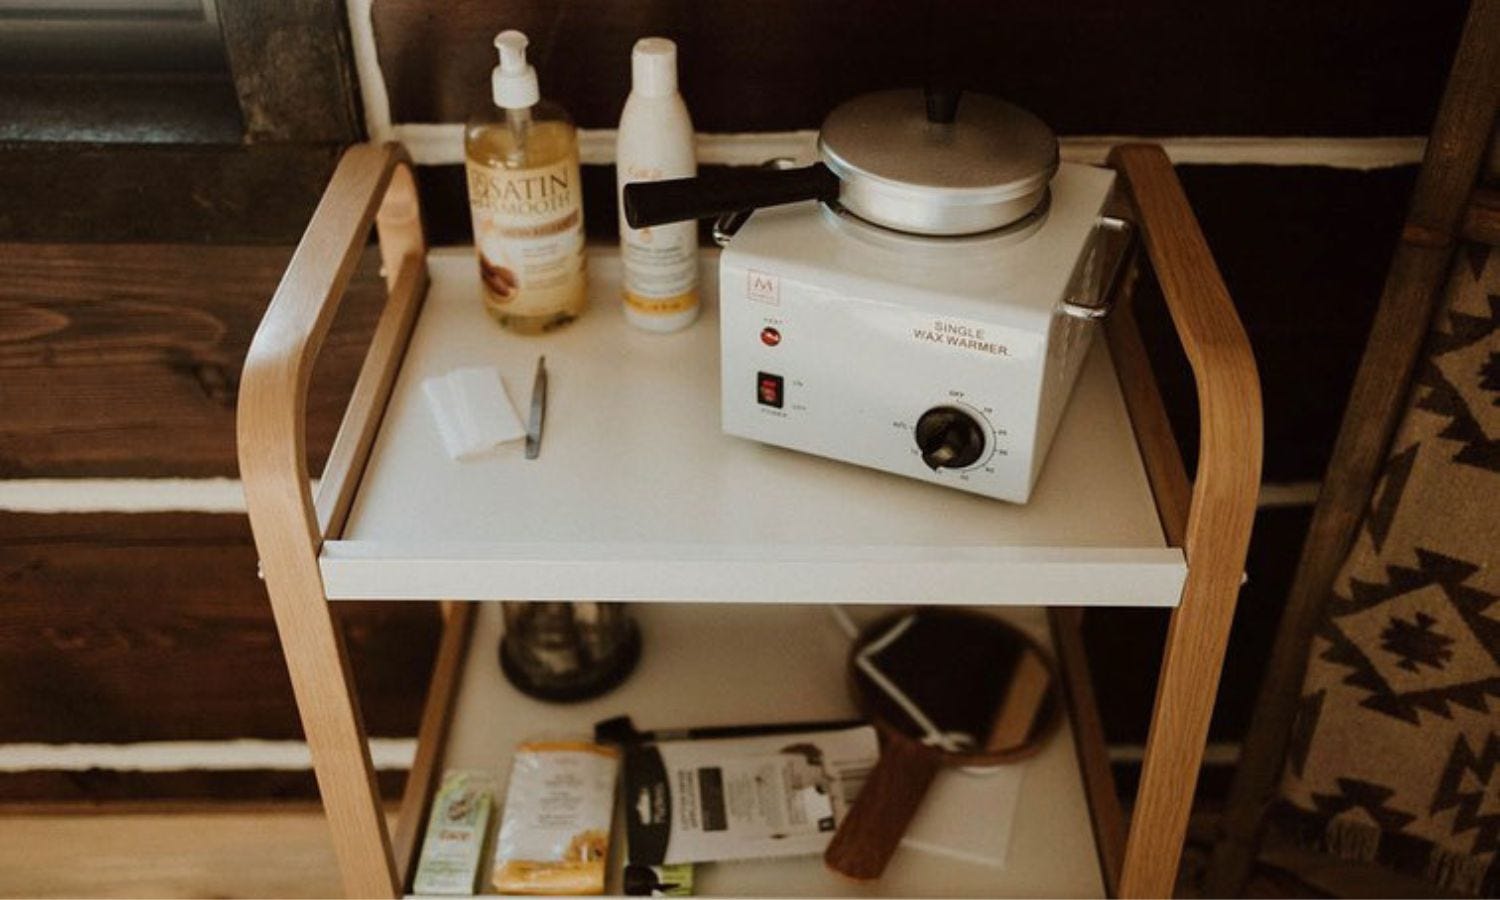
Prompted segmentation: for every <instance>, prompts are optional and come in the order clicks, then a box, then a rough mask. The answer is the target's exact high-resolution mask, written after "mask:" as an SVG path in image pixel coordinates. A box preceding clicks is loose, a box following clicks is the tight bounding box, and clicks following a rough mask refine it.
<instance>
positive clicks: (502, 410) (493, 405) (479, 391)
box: [422, 366, 526, 459]
mask: <svg viewBox="0 0 1500 900" xmlns="http://www.w3.org/2000/svg"><path fill="white" fill-rule="evenodd" d="M422 393H423V394H425V395H426V396H427V408H428V409H430V410H432V417H433V419H435V420H436V421H437V427H438V433H439V434H441V435H442V436H443V446H444V447H446V448H447V450H448V455H449V456H451V457H453V458H454V459H468V458H470V457H473V456H477V455H479V454H481V453H484V452H485V451H486V450H490V449H492V448H494V447H497V446H499V445H500V444H503V443H505V442H506V441H513V440H515V439H516V438H519V437H524V436H525V435H526V428H525V426H523V425H522V424H521V419H520V417H518V416H517V415H516V410H515V407H513V406H511V405H510V396H509V395H508V394H506V392H505V382H504V380H503V379H501V377H500V373H499V372H498V371H496V370H495V369H493V368H490V367H489V366H472V367H469V368H465V369H454V370H453V371H451V372H449V373H447V374H446V375H434V376H432V377H431V378H425V379H423V380H422Z"/></svg>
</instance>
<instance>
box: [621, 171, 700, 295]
mask: <svg viewBox="0 0 1500 900" xmlns="http://www.w3.org/2000/svg"><path fill="white" fill-rule="evenodd" d="M623 174H624V176H625V178H624V180H625V181H656V180H659V179H661V178H662V177H664V173H663V172H661V171H660V170H657V169H647V168H639V167H635V166H629V167H627V168H626V170H625V172H624V173H623ZM622 208H623V207H622ZM620 251H621V254H622V256H623V257H624V263H625V278H624V291H623V293H624V298H625V305H626V306H627V307H629V308H630V309H633V310H635V311H636V312H639V313H645V314H647V315H671V314H674V313H680V312H686V311H687V310H690V309H692V308H694V307H696V306H697V305H698V224H697V223H696V222H672V223H669V224H666V225H653V226H651V227H650V228H630V227H628V226H626V225H625V218H624V215H623V214H622V215H621V217H620Z"/></svg>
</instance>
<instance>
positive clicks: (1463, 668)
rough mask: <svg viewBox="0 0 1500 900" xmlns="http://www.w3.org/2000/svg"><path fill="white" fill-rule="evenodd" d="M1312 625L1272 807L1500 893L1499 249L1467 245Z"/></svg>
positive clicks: (1463, 888) (1337, 837) (1363, 851)
mask: <svg viewBox="0 0 1500 900" xmlns="http://www.w3.org/2000/svg"><path fill="white" fill-rule="evenodd" d="M1407 402H1408V408H1407V410H1406V413H1405V416H1404V418H1403V419H1402V422H1401V425H1400V427H1399V428H1398V431H1397V434H1396V438H1395V441H1394V442H1393V443H1392V448H1393V452H1392V454H1391V456H1390V457H1389V458H1388V459H1387V460H1386V463H1385V468H1384V471H1383V472H1382V474H1381V478H1380V481H1379V483H1378V484H1377V485H1376V490H1375V492H1374V497H1373V499H1372V502H1371V504H1370V509H1369V510H1368V511H1367V513H1366V515H1365V520H1364V522H1363V524H1362V525H1361V528H1360V531H1359V534H1358V537H1357V539H1356V541H1355V545H1354V547H1353V548H1352V550H1351V551H1350V553H1349V556H1348V557H1347V558H1346V559H1345V560H1344V564H1343V567H1342V569H1341V570H1340V572H1339V576H1338V578H1337V579H1336V580H1335V582H1334V587H1333V595H1332V597H1331V598H1330V599H1329V601H1328V604H1327V608H1326V610H1325V613H1324V619H1323V621H1322V623H1321V625H1320V627H1319V630H1318V632H1317V635H1316V637H1315V638H1314V640H1313V645H1312V648H1311V656H1310V659H1309V663H1308V672H1307V678H1306V681H1305V682H1304V684H1303V688H1302V700H1301V707H1300V709H1299V712H1298V718H1297V722H1296V725H1295V727H1294V730H1293V734H1292V739H1291V744H1290V746H1289V748H1288V754H1287V765H1286V771H1285V773H1284V775H1283V779H1282V785H1281V795H1282V796H1281V800H1280V802H1279V804H1278V809H1277V810H1276V820H1277V821H1278V823H1279V824H1280V825H1282V826H1283V827H1285V828H1288V829H1289V830H1290V831H1291V832H1292V833H1293V835H1294V836H1295V837H1297V838H1298V839H1299V840H1301V841H1303V842H1305V843H1307V844H1309V845H1313V846H1316V847H1319V848H1320V849H1323V850H1326V851H1328V852H1331V853H1335V854H1338V855H1341V856H1344V857H1347V858H1354V859H1361V860H1367V861H1369V860H1375V861H1379V862H1383V863H1385V864H1387V865H1389V866H1392V867H1394V868H1397V869H1400V870H1402V871H1405V872H1408V873H1410V874H1414V875H1417V876H1420V877H1424V878H1427V879H1430V880H1431V881H1433V882H1435V883H1437V884H1439V885H1440V886H1442V887H1443V888H1444V889H1445V890H1451V891H1453V892H1455V893H1465V894H1473V895H1485V896H1494V895H1496V894H1497V893H1500V253H1493V254H1492V253H1490V252H1489V249H1488V248H1472V249H1466V250H1465V251H1463V252H1460V253H1459V254H1458V255H1457V257H1456V263H1455V265H1454V271H1453V272H1452V274H1451V276H1450V279H1449V283H1448V287H1447V294H1446V298H1445V303H1444V308H1443V310H1442V311H1441V312H1440V313H1439V315H1438V317H1437V320H1436V321H1435V322H1434V327H1433V331H1432V333H1431V335H1429V338H1428V346H1427V349H1426V352H1425V354H1424V359H1423V362H1422V364H1421V367H1420V369H1419V371H1418V373H1417V378H1416V382H1415V384H1414V386H1413V390H1412V394H1411V396H1410V397H1409V398H1408V401H1407Z"/></svg>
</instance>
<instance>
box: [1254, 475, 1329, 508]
mask: <svg viewBox="0 0 1500 900" xmlns="http://www.w3.org/2000/svg"><path fill="white" fill-rule="evenodd" d="M1322 488H1323V483H1322V482H1321V481H1285V482H1274V483H1270V484H1263V485H1261V486H1260V499H1259V500H1258V501H1257V503H1256V506H1257V507H1259V508H1260V509H1276V508H1278V507H1284V506H1314V505H1316V504H1317V502H1318V492H1319V491H1320V490H1322Z"/></svg>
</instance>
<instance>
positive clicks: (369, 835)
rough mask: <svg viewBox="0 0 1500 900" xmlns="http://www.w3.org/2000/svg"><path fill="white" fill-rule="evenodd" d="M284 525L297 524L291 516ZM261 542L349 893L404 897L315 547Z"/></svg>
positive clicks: (264, 538) (273, 539) (264, 537)
mask: <svg viewBox="0 0 1500 900" xmlns="http://www.w3.org/2000/svg"><path fill="white" fill-rule="evenodd" d="M284 521H288V522H296V521H297V520H296V519H294V518H291V517H288V519H286V520H284ZM288 530H290V529H288ZM262 532H264V529H262ZM302 540H303V541H304V542H305V541H307V540H308V538H307V537H306V536H304V537H303V538H302ZM256 543H257V545H258V546H259V547H261V548H262V549H261V566H262V569H263V570H264V572H265V578H266V588H267V590H268V592H269V593H270V596H271V609H272V611H273V613H274V614H275V617H276V630H277V631H278V632H280V634H281V644H282V648H283V651H284V652H285V653H286V662H287V669H288V670H289V671H290V673H291V678H292V690H293V691H294V692H295V693H296V697H297V709H298V710H299V712H300V713H301V716H302V730H303V731H304V732H305V734H306V736H307V743H308V747H309V748H310V749H311V751H312V760H313V769H314V770H315V771H316V773H317V777H318V790H319V792H320V793H321V794H322V795H323V808H324V809H325V810H326V811H327V813H328V824H329V827H330V829H331V830H332V832H333V844H334V851H335V853H336V855H337V857H338V861H339V870H340V874H341V875H342V877H343V882H344V891H345V893H346V894H348V895H349V896H351V897H399V896H401V887H400V884H399V883H398V882H397V879H396V870H395V867H394V866H393V865H392V862H393V858H392V854H391V841H390V836H389V834H388V833H387V831H386V826H385V815H384V812H383V810H382V809H381V804H380V790H379V788H378V786H377V785H376V782H375V767H374V765H373V763H372V762H371V760H370V749H369V745H368V744H367V743H366V742H365V729H364V722H363V721H362V719H361V717H360V711H359V702H358V699H357V698H356V697H355V696H354V692H353V679H352V678H351V676H350V672H349V659H348V654H347V652H346V650H345V648H344V638H343V634H342V633H341V632H340V631H339V629H338V626H337V623H335V622H334V620H333V611H332V609H330V608H329V606H328V602H327V600H326V599H325V598H324V596H323V580H322V577H321V575H320V573H319V572H318V564H317V559H316V558H315V557H314V556H312V554H310V553H308V552H307V549H306V548H308V547H311V546H313V545H312V544H310V543H304V544H303V545H302V547H301V548H294V547H288V546H286V544H288V543H289V542H288V541H287V539H286V538H285V537H283V536H280V535H274V536H273V535H270V534H264V533H262V534H257V535H256ZM273 545H280V546H278V551H277V552H268V549H269V548H270V547H271V546H273ZM298 549H301V551H302V552H300V553H299V552H297V550H298ZM282 551H284V552H282Z"/></svg>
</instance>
